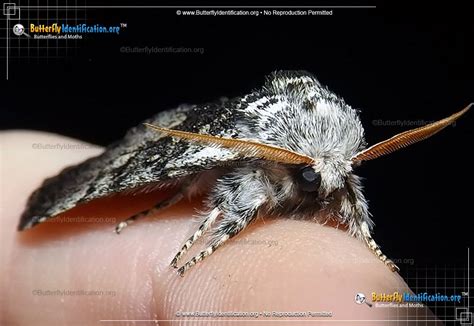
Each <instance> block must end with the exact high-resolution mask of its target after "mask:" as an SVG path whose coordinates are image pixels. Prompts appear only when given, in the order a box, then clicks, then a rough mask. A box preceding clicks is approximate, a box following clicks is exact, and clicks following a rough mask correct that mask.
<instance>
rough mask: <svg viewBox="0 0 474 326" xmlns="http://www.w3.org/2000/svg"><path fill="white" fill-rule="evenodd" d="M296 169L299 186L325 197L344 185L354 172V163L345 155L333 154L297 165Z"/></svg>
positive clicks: (303, 189)
mask: <svg viewBox="0 0 474 326" xmlns="http://www.w3.org/2000/svg"><path fill="white" fill-rule="evenodd" d="M295 170H296V171H295V174H294V179H295V181H296V185H297V187H298V188H299V189H300V190H301V191H303V192H308V193H314V194H315V195H316V196H317V197H318V198H321V199H324V198H326V197H327V196H329V195H330V194H331V193H332V192H334V191H335V190H337V189H340V188H343V187H344V184H345V182H346V179H347V177H348V176H349V174H350V173H352V164H351V162H350V161H347V160H346V159H344V158H343V157H337V156H331V157H328V158H325V159H324V158H321V159H318V160H315V161H314V162H313V163H311V164H307V165H306V164H303V165H300V166H297V167H296V168H295Z"/></svg>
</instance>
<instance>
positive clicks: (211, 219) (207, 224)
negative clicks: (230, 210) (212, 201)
mask: <svg viewBox="0 0 474 326" xmlns="http://www.w3.org/2000/svg"><path fill="white" fill-rule="evenodd" d="M220 213H221V212H220V210H219V209H218V208H217V207H216V208H214V209H213V210H212V211H211V212H210V213H209V215H208V216H207V217H206V218H205V219H204V222H202V224H201V225H200V226H199V229H198V230H197V231H196V232H194V234H193V235H192V236H191V237H190V238H189V239H188V240H187V241H186V242H185V243H184V245H183V247H182V248H181V250H180V251H179V252H178V253H177V254H176V256H174V258H173V260H172V261H171V263H170V266H171V267H174V268H177V265H178V262H179V260H180V259H181V257H183V255H184V254H186V252H187V251H188V250H189V248H191V247H192V245H193V244H194V243H195V242H196V240H197V239H199V238H200V237H201V236H202V235H203V234H204V232H206V231H207V230H208V229H209V227H210V226H211V224H212V223H213V222H214V221H215V220H216V219H217V218H218V217H219V215H220Z"/></svg>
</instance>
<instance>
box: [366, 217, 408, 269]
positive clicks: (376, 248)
mask: <svg viewBox="0 0 474 326" xmlns="http://www.w3.org/2000/svg"><path fill="white" fill-rule="evenodd" d="M360 228H361V231H362V236H363V238H364V241H365V243H366V244H367V246H368V247H369V248H370V250H372V252H373V253H374V254H375V255H376V256H377V257H378V258H379V259H380V260H381V261H382V262H384V263H385V265H387V266H388V268H390V270H391V271H392V272H399V271H400V268H398V266H397V265H395V263H394V262H393V261H392V260H390V259H388V258H387V256H385V255H384V254H383V253H382V250H380V247H379V245H378V244H377V243H376V242H375V240H374V239H373V238H372V235H371V234H370V230H369V226H368V224H367V222H365V221H364V222H362V223H361V225H360Z"/></svg>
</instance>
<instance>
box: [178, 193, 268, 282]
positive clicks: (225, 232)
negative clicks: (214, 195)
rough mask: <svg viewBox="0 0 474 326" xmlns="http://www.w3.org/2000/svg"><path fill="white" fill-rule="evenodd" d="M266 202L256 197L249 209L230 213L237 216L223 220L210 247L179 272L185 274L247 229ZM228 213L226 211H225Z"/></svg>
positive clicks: (181, 274)
mask: <svg viewBox="0 0 474 326" xmlns="http://www.w3.org/2000/svg"><path fill="white" fill-rule="evenodd" d="M264 202H265V199H263V198H261V199H256V200H255V202H254V205H252V207H250V208H249V209H248V210H246V211H244V212H239V213H238V214H240V215H237V214H236V212H234V213H233V214H232V213H230V214H229V215H231V216H232V215H233V216H235V218H228V219H225V220H223V221H222V222H221V224H220V225H219V226H218V227H217V229H216V231H215V232H214V234H213V237H212V238H213V239H212V241H211V244H210V245H209V247H207V248H206V249H204V250H203V251H201V252H200V253H199V254H198V255H196V256H194V257H193V258H192V259H191V260H190V261H188V262H187V263H186V264H184V265H183V266H181V267H180V268H179V269H178V274H179V275H180V276H183V274H184V273H185V272H186V271H187V270H188V269H190V268H191V267H193V266H194V265H196V263H198V262H200V261H202V260H203V259H204V258H206V257H207V256H210V255H211V254H212V253H213V252H214V251H216V249H217V248H219V247H220V246H221V245H222V244H223V243H224V242H226V241H227V240H229V239H230V238H232V237H233V236H235V235H236V234H238V233H239V232H240V231H242V230H243V229H245V228H246V227H247V225H249V223H250V222H252V221H253V219H254V218H255V216H256V215H257V210H258V208H259V207H260V205H261V204H263V203H264ZM224 214H226V212H224Z"/></svg>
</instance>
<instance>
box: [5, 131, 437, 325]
mask: <svg viewBox="0 0 474 326" xmlns="http://www.w3.org/2000/svg"><path fill="white" fill-rule="evenodd" d="M33 144H41V145H46V144H52V145H55V144H83V145H85V146H86V147H87V148H76V149H63V150H60V149H34V148H32V147H33ZM41 145H35V146H36V147H38V146H41ZM0 149H1V152H0V153H1V159H0V173H1V174H0V178H1V188H0V210H1V211H0V213H1V218H0V231H1V234H0V235H1V242H0V259H1V264H0V282H1V283H0V291H1V293H0V324H2V325H30V324H34V325H68V324H86V325H98V324H100V325H109V324H120V325H125V324H127V323H125V322H122V323H119V322H103V323H100V322H99V320H101V319H107V320H118V319H120V320H123V319H127V320H149V319H159V320H170V319H174V320H177V322H175V323H171V322H169V321H160V322H159V324H160V325H169V324H173V325H178V324H179V325H181V324H185V323H184V322H183V321H184V320H185V318H182V317H177V316H176V313H177V312H178V311H238V312H248V311H270V312H271V311H280V312H306V311H313V312H318V311H330V312H332V314H333V317H325V318H324V317H323V318H286V319H285V318H276V319H278V320H287V322H281V323H279V324H290V323H291V324H292V325H295V324H296V325H298V324H305V325H308V323H307V322H303V321H301V320H305V321H309V320H313V321H314V320H319V322H315V323H311V324H317V325H324V324H326V323H327V324H330V325H337V324H341V325H348V324H360V325H365V324H370V325H378V324H387V322H386V321H387V320H393V321H394V322H393V324H395V321H396V320H397V319H401V320H404V319H411V320H413V319H414V318H415V317H414V316H415V314H417V315H418V318H422V319H424V316H428V318H430V319H432V318H433V316H432V314H431V312H430V311H429V310H427V309H425V308H418V309H415V308H409V309H407V308H398V309H396V308H375V307H374V308H369V307H368V306H367V305H365V304H362V305H358V304H356V303H355V302H354V296H355V294H356V293H358V292H362V293H365V295H366V296H367V297H368V299H369V300H368V301H370V302H371V301H372V300H371V293H372V292H378V293H380V292H385V293H393V292H394V291H398V292H403V291H408V290H409V289H408V286H407V284H406V283H405V282H404V281H403V279H402V278H401V277H400V276H399V275H398V274H396V273H393V272H391V271H390V270H389V269H388V268H387V267H386V266H385V265H384V264H383V263H382V262H380V261H379V260H378V259H377V258H376V257H375V256H374V255H373V254H372V252H370V251H369V250H368V249H367V247H366V246H365V245H364V244H363V243H362V242H360V241H358V240H356V239H354V238H351V237H349V236H348V235H347V234H346V233H345V232H344V231H343V230H338V229H336V228H334V227H331V226H321V225H318V224H316V223H314V222H310V221H294V220H286V219H275V218H271V217H266V216H264V217H260V218H259V219H258V221H257V222H255V223H253V224H252V225H251V226H250V227H249V228H247V229H246V230H244V231H243V232H242V233H241V234H239V235H238V236H236V237H235V238H234V239H232V240H230V241H229V242H228V244H226V245H225V246H223V247H222V248H220V249H218V250H217V251H216V253H214V254H213V255H211V256H210V257H208V258H207V259H206V260H205V261H204V262H203V263H200V264H198V265H196V266H195V267H193V268H192V269H191V270H189V271H188V272H187V273H186V274H185V276H184V277H183V278H181V277H179V276H177V274H176V271H175V270H174V269H172V268H170V267H169V266H168V265H169V262H170V261H171V259H172V258H173V256H174V254H175V253H176V252H177V250H178V249H179V248H180V246H181V245H182V244H183V241H184V240H185V239H186V238H187V237H188V236H189V235H191V234H192V233H193V232H194V231H195V229H196V227H197V226H198V222H197V221H196V220H194V219H193V218H192V215H193V213H194V210H195V209H196V208H199V207H200V201H201V200H202V198H198V199H195V200H193V201H188V200H186V201H183V202H181V203H179V204H178V205H176V206H174V207H172V208H169V209H167V210H165V211H163V212H161V213H159V214H157V215H156V216H155V217H153V218H148V219H143V220H141V221H139V222H136V223H135V224H133V225H131V226H129V227H128V228H126V229H125V230H124V231H123V232H122V234H120V235H116V234H115V233H114V232H113V229H114V226H115V224H116V223H118V222H119V221H121V220H122V219H125V218H126V217H128V216H130V215H132V214H133V213H134V212H137V211H139V210H141V209H144V208H147V207H150V206H152V205H153V203H155V202H156V201H157V200H159V199H160V198H163V197H164V196H166V195H169V193H168V194H167V193H166V192H165V193H163V192H161V193H157V192H154V193H149V194H145V195H137V196H131V195H128V196H123V195H122V196H117V197H113V198H108V199H105V200H99V201H95V202H93V203H90V204H86V205H83V206H81V207H79V208H77V209H74V210H72V211H70V212H68V214H66V215H63V216H60V217H59V218H58V219H55V220H53V222H49V223H44V224H42V225H39V226H37V227H35V228H33V229H31V230H27V231H25V232H17V231H16V226H17V223H18V221H19V217H20V214H21V212H22V211H23V209H24V207H25V204H26V200H27V197H28V196H29V194H30V193H31V191H32V190H34V189H35V188H36V187H38V186H39V185H40V183H41V182H42V180H44V178H45V177H48V176H52V175H55V174H57V173H58V172H59V171H60V170H61V169H62V168H64V167H66V166H68V165H71V164H75V163H79V162H81V161H83V160H84V159H85V158H88V157H91V156H94V155H97V154H98V153H100V152H101V151H102V149H101V148H98V147H92V146H90V145H88V144H85V143H82V142H80V141H78V140H74V139H70V138H66V137H62V136H58V135H53V134H47V133H41V132H27V131H9V132H3V133H0ZM78 217H82V220H80V219H78ZM67 218H69V219H67ZM88 218H89V220H88ZM90 218H93V220H90ZM204 245H205V243H204V242H203V241H198V243H197V244H196V245H195V246H194V247H193V248H192V250H191V252H190V254H188V255H187V256H185V258H184V261H181V262H180V264H179V266H181V264H182V263H184V262H185V261H186V259H190V258H191V257H192V256H191V255H192V254H195V253H196V252H197V251H198V250H199V249H201V248H203V247H204ZM35 290H39V291H35ZM48 290H49V291H56V290H69V291H73V290H83V291H90V290H94V291H100V290H102V291H109V292H104V294H103V295H98V294H97V295H84V294H83V295H80V294H76V295H60V294H57V293H53V294H50V295H45V293H46V291H48ZM40 291H43V292H40ZM41 293H43V295H40V294H41ZM397 314H398V316H397ZM407 314H409V315H411V316H413V317H407ZM204 319H209V318H194V319H192V318H188V320H194V321H192V322H188V323H186V325H194V324H197V325H204V324H209V325H212V324H217V322H202V321H203V320H204ZM213 319H215V318H213ZM245 319H246V320H251V321H244V320H245ZM262 319H264V318H263V317H259V318H258V319H257V320H262ZM273 319H275V317H273ZM195 320H201V322H196V321H195ZM219 320H220V323H219V324H225V322H224V323H223V322H222V321H224V320H225V318H220V319H219ZM237 320H241V321H242V323H238V324H239V325H252V324H257V321H254V320H256V319H255V318H251V317H249V318H237ZM295 320H300V321H299V322H295ZM341 320H359V321H360V322H355V321H353V322H342V321H341ZM364 320H366V321H364ZM368 320H375V321H371V322H370V323H369V322H368ZM139 324H140V325H148V324H150V325H151V324H153V323H152V322H141V323H139ZM232 324H233V325H235V323H232ZM258 324H259V325H261V323H258ZM265 324H272V322H271V321H270V322H268V323H265ZM402 324H411V323H406V322H404V323H402ZM413 324H414V322H413ZM428 324H430V323H428ZM431 324H434V323H431Z"/></svg>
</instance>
